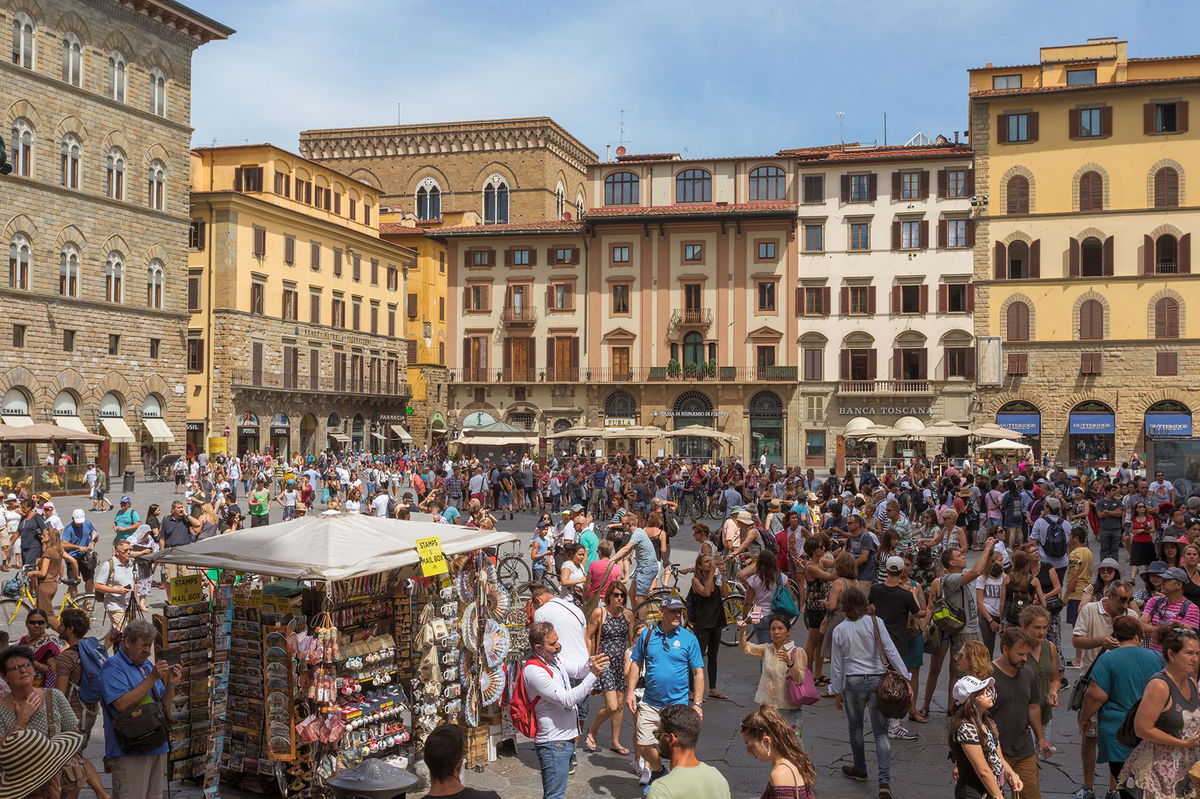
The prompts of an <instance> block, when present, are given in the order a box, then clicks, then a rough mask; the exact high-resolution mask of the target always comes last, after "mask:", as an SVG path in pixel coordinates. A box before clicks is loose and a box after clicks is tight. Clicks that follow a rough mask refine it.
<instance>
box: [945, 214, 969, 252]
mask: <svg viewBox="0 0 1200 799" xmlns="http://www.w3.org/2000/svg"><path fill="white" fill-rule="evenodd" d="M946 246H947V247H966V246H967V220H965V219H947V220H946Z"/></svg>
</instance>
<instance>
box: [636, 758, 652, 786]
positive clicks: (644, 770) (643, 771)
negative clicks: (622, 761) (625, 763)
mask: <svg viewBox="0 0 1200 799" xmlns="http://www.w3.org/2000/svg"><path fill="white" fill-rule="evenodd" d="M637 775H638V785H649V784H650V767H649V766H648V765H646V761H645V760H643V759H642V758H640V757H639V758H638V759H637Z"/></svg>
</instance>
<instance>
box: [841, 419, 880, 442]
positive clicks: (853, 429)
mask: <svg viewBox="0 0 1200 799" xmlns="http://www.w3.org/2000/svg"><path fill="white" fill-rule="evenodd" d="M873 424H875V423H874V422H872V421H871V420H870V419H868V418H867V417H865V416H855V417H854V418H853V419H851V420H850V421H848V422H846V427H845V428H844V430H843V434H844V435H845V436H846V437H847V438H849V437H850V435H851V434H852V433H858V432H861V431H863V430H866V429H867V428H868V427H870V426H872V425H873Z"/></svg>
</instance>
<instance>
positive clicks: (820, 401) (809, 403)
mask: <svg viewBox="0 0 1200 799" xmlns="http://www.w3.org/2000/svg"><path fill="white" fill-rule="evenodd" d="M804 414H805V418H806V419H808V421H810V422H819V421H821V420H822V419H824V418H825V398H824V397H819V396H818V397H805V398H804Z"/></svg>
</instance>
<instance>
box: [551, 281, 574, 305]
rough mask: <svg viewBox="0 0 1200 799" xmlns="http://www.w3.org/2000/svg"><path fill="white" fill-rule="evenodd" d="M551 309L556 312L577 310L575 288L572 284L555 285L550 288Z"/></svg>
mask: <svg viewBox="0 0 1200 799" xmlns="http://www.w3.org/2000/svg"><path fill="white" fill-rule="evenodd" d="M550 303H551V305H550V307H551V308H553V309H554V310H556V311H573V310H575V286H574V285H572V284H571V283H554V284H552V285H551V286H550Z"/></svg>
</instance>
